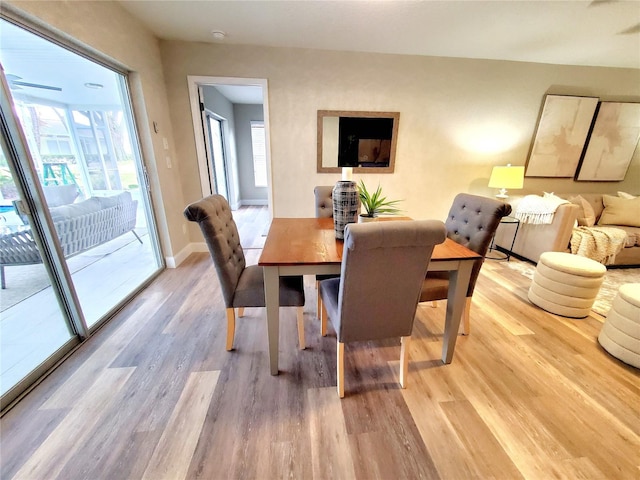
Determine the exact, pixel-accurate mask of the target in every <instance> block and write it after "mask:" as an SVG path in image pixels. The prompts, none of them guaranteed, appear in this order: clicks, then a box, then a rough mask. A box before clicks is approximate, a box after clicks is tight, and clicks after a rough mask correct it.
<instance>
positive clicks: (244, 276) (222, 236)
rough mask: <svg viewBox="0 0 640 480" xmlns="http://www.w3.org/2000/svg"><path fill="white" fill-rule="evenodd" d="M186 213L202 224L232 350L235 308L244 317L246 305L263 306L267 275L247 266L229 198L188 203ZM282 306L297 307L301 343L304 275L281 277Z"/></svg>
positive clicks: (302, 336) (302, 335) (253, 266)
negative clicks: (215, 275)
mask: <svg viewBox="0 0 640 480" xmlns="http://www.w3.org/2000/svg"><path fill="white" fill-rule="evenodd" d="M184 216H185V217H186V218H187V219H188V220H190V221H192V222H197V223H198V224H199V225H200V229H201V230H202V234H203V235H204V239H205V241H206V243H207V247H208V249H209V253H210V254H211V258H212V259H213V263H214V265H215V268H216V272H217V274H218V280H219V281H220V286H221V287H222V296H223V298H224V304H225V307H226V313H227V342H226V348H227V350H232V349H233V337H234V334H235V322H236V318H235V310H234V309H235V308H237V309H238V316H239V317H242V316H243V314H244V308H245V307H264V306H265V298H264V276H263V271H262V267H260V266H258V265H251V266H247V265H246V261H245V256H244V252H243V250H242V246H241V245H240V237H239V235H238V228H237V226H236V223H235V221H234V220H233V215H232V214H231V208H230V207H229V203H228V202H227V200H226V199H225V198H224V197H223V196H221V195H210V196H208V197H205V198H203V199H202V200H198V201H197V202H195V203H192V204H191V205H189V206H187V208H185V210H184ZM280 306H281V307H298V311H297V314H298V343H299V347H300V348H301V349H303V348H305V340H304V316H303V307H304V287H303V280H302V277H301V276H297V277H281V278H280Z"/></svg>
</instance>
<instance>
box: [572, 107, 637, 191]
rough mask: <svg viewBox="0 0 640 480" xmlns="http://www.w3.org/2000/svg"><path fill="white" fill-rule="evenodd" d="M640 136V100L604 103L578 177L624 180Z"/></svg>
mask: <svg viewBox="0 0 640 480" xmlns="http://www.w3.org/2000/svg"><path fill="white" fill-rule="evenodd" d="M639 139H640V103H623V102H601V103H600V107H599V108H598V112H597V114H596V120H595V123H594V125H593V131H592V132H591V136H590V138H589V144H588V145H587V149H586V151H585V154H584V158H583V159H582V162H581V163H580V167H579V169H578V172H577V173H576V177H575V179H576V180H578V181H591V182H619V181H622V180H624V177H625V175H626V174H627V169H628V168H629V164H630V163H631V159H632V157H633V152H635V150H636V148H637V147H638V140H639Z"/></svg>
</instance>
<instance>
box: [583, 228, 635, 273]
mask: <svg viewBox="0 0 640 480" xmlns="http://www.w3.org/2000/svg"><path fill="white" fill-rule="evenodd" d="M626 241H627V232H625V231H624V230H622V229H620V228H613V227H576V228H574V229H573V234H572V235H571V253H573V254H574V255H580V256H582V257H587V258H591V259H592V260H595V261H596V262H599V263H602V264H603V265H610V264H611V263H613V262H615V260H616V255H617V254H618V253H620V251H621V250H622V249H623V248H624V245H625V243H626Z"/></svg>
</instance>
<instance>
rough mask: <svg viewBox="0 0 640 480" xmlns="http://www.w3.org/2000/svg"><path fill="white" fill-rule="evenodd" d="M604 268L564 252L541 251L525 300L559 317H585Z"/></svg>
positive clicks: (593, 299) (596, 293) (599, 264)
mask: <svg viewBox="0 0 640 480" xmlns="http://www.w3.org/2000/svg"><path fill="white" fill-rule="evenodd" d="M606 271H607V269H606V267H605V266H604V265H602V264H601V263H598V262H596V261H595V260H591V259H590V258H586V257H580V256H578V255H572V254H570V253H564V252H545V253H543V254H542V255H540V260H538V266H537V267H536V271H535V273H534V275H533V281H532V282H531V287H530V288H529V294H528V297H529V300H530V301H531V303H533V304H535V305H537V306H539V307H540V308H542V309H544V310H546V311H547V312H551V313H555V314H556V315H562V316H563V317H571V318H584V317H586V316H587V315H589V312H590V311H591V307H592V306H593V302H594V301H595V299H596V296H597V295H598V292H599V291H600V285H602V281H603V280H604V274H605V273H606Z"/></svg>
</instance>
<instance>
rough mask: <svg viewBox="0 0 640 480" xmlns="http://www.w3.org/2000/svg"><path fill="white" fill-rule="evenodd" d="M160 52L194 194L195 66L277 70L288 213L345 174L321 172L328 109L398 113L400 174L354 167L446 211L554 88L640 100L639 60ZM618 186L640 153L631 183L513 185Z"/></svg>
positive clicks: (513, 142)
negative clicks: (320, 118)
mask: <svg viewBox="0 0 640 480" xmlns="http://www.w3.org/2000/svg"><path fill="white" fill-rule="evenodd" d="M161 50H162V58H163V62H164V66H165V76H166V80H167V92H168V94H169V104H170V107H171V115H172V119H173V124H174V125H176V138H178V139H185V141H178V143H177V145H176V148H177V150H178V155H179V157H180V158H181V159H182V161H183V163H182V165H181V172H182V188H183V190H184V192H185V194H186V197H187V200H189V201H190V200H195V199H196V198H197V197H198V195H199V181H198V171H197V166H196V154H195V148H194V146H193V143H192V142H191V137H192V133H191V131H192V126H191V122H190V115H191V114H190V110H189V104H188V98H187V95H188V93H187V82H186V76H187V75H205V76H206V75H209V76H228V77H250V78H266V79H268V86H269V110H270V121H271V161H272V170H273V192H274V193H273V195H274V214H275V215H277V216H285V217H295V216H311V215H313V194H312V192H313V187H314V186H315V185H320V184H324V185H330V184H333V183H335V182H336V181H337V180H339V175H338V174H317V173H316V111H317V110H319V109H327V110H377V111H399V112H400V114H401V116H400V128H399V133H398V146H397V154H396V172H395V174H393V175H388V174H386V175H385V174H379V175H362V176H360V175H356V176H355V177H356V179H357V178H359V177H362V178H364V180H365V182H367V183H368V184H370V185H372V186H375V185H376V184H377V183H378V182H380V184H381V185H382V186H383V187H384V189H385V190H386V193H388V195H389V196H390V197H393V198H403V199H405V201H404V203H403V207H404V209H405V210H406V212H407V213H408V214H409V215H411V216H413V217H415V218H427V217H435V218H444V216H445V215H446V212H447V211H448V208H449V205H450V203H451V200H452V198H453V196H454V195H455V194H456V193H457V192H462V191H465V192H473V193H478V194H481V195H494V194H495V193H496V192H494V191H493V190H491V189H488V188H487V183H488V178H489V175H490V173H491V168H492V167H493V166H494V165H504V164H506V163H508V162H510V163H512V164H514V165H524V164H525V162H526V158H527V153H528V149H529V145H530V143H531V139H532V136H533V133H534V129H535V125H536V121H537V118H538V114H539V110H540V106H541V104H542V101H543V98H544V95H545V93H559V94H571V95H593V96H598V97H600V98H602V99H603V100H624V101H640V71H638V70H628V69H608V68H589V67H570V66H553V65H541V64H529V63H516V62H502V61H483V60H469V59H452V58H434V57H416V56H399V55H382V54H358V53H343V52H329V51H313V50H301V49H284V48H261V47H249V46H222V45H215V44H204V43H187V42H177V41H162V43H161ZM487 145H490V146H491V145H493V148H495V150H494V151H484V149H486V148H488V147H487ZM619 189H621V190H627V191H630V192H635V193H640V152H639V151H637V152H636V153H635V157H634V160H633V165H632V167H631V168H630V170H629V173H628V174H627V177H626V180H625V181H624V182H621V183H591V182H573V181H572V180H565V179H530V178H527V179H525V190H523V191H521V192H513V193H523V192H527V191H529V192H536V193H540V192H541V191H543V190H544V191H555V192H571V191H580V192H582V191H598V192H601V191H616V190H619ZM192 239H193V240H194V241H195V240H197V238H196V236H192Z"/></svg>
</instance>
